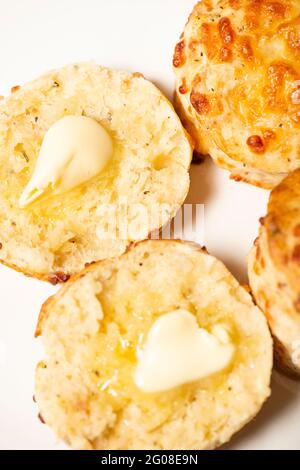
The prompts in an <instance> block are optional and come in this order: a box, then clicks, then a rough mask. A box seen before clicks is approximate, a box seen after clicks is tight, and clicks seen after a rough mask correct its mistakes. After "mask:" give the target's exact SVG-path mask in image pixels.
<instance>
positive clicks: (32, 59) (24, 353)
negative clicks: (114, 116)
mask: <svg viewBox="0 0 300 470" xmlns="http://www.w3.org/2000/svg"><path fill="white" fill-rule="evenodd" d="M194 3H195V0H84V1H83V0H0V44H1V48H0V51H1V56H0V60H1V63H0V64H1V66H0V94H2V95H4V94H6V93H8V91H9V89H10V87H11V86H13V85H19V84H20V85H21V84H22V83H24V82H25V81H28V80H31V79H34V78H35V77H36V76H38V75H40V74H41V73H44V72H45V71H47V70H48V69H51V68H55V67H59V66H62V65H65V64H67V63H70V62H76V61H80V60H90V59H91V60H95V61H97V62H99V63H100V64H102V65H106V66H110V67H115V68H123V69H127V70H131V71H140V72H142V73H144V75H145V76H146V77H147V78H150V79H152V80H153V81H154V82H155V83H156V84H158V85H159V86H160V87H161V88H162V90H163V91H165V93H166V94H167V95H168V96H169V97H171V96H172V92H173V81H174V79H173V73H172V68H171V63H172V54H173V49H174V45H175V43H176V41H177V39H178V37H179V34H180V33H181V31H182V29H183V26H184V24H185V22H186V20H187V16H188V14H189V13H190V10H191V8H192V6H193V5H194ZM191 176H192V189H191V192H190V195H189V199H188V200H189V202H195V203H196V202H198V203H204V204H205V236H206V240H205V243H206V245H207V247H208V249H209V251H210V252H211V253H212V254H213V255H216V256H218V257H219V258H221V259H222V260H223V261H224V262H225V263H226V264H227V266H228V267H229V268H230V269H231V271H232V272H233V273H234V274H235V275H236V276H237V277H238V278H239V279H240V280H241V281H242V282H245V281H246V255H247V253H248V251H249V249H250V247H251V245H252V243H253V240H254V239H255V237H256V235H257V230H258V218H259V217H261V216H263V215H264V214H265V211H266V203H267V199H268V192H266V191H263V190H259V189H256V188H253V187H251V186H247V185H244V184H242V183H235V182H232V181H230V180H229V178H228V174H227V173H226V172H224V171H222V170H218V169H217V168H216V167H215V166H214V165H213V164H212V163H210V162H209V161H208V162H207V163H205V164H204V165H201V166H195V167H193V168H192V175H191ZM0 286H1V288H0V289H1V291H0V292H1V304H0V449H59V448H61V449H63V448H64V446H63V444H61V443H58V442H57V440H56V438H55V436H54V435H53V433H52V431H51V430H49V429H48V428H47V427H46V426H45V425H42V424H41V423H40V422H39V420H38V419H37V409H36V406H35V405H34V403H33V401H32V395H33V375H34V368H35V364H36V362H37V360H38V358H39V357H40V354H41V348H40V344H39V342H38V341H37V340H35V339H34V329H35V324H36V319H37V315H38V312H39V309H40V306H41V303H42V302H43V301H44V300H45V299H46V298H47V297H48V295H50V294H52V293H53V292H54V291H55V289H54V288H53V287H51V286H48V285H46V284H43V283H40V282H38V281H35V280H31V279H27V278H25V277H24V276H22V275H21V274H18V273H15V272H13V271H12V270H10V269H8V268H5V267H1V268H0ZM273 382H274V383H273V396H272V398H271V399H270V400H269V402H268V403H267V404H266V406H265V407H264V409H263V411H262V413H261V414H260V415H259V416H258V418H257V420H256V421H255V422H254V423H252V424H250V425H249V426H248V427H247V428H246V429H245V430H244V431H242V433H240V434H239V435H238V436H237V437H235V438H234V439H233V441H232V443H231V444H230V446H227V447H226V448H231V449H298V450H300V433H299V422H300V386H299V385H298V384H296V383H293V382H291V381H288V380H286V379H283V378H282V377H280V376H279V375H278V374H276V375H275V377H274V380H273Z"/></svg>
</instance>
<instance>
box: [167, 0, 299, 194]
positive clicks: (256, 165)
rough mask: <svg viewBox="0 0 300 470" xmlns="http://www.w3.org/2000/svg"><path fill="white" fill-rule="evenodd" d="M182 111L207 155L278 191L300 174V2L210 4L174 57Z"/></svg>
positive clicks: (208, 0) (226, 0)
mask: <svg viewBox="0 0 300 470" xmlns="http://www.w3.org/2000/svg"><path fill="white" fill-rule="evenodd" d="M174 70H175V74H176V98H175V99H176V107H177V110H178V112H179V115H180V116H181V118H182V121H183V123H184V125H185V126H186V128H187V129H188V131H189V132H190V134H191V135H192V136H193V138H194V140H195V143H196V150H197V152H198V153H199V154H203V155H205V154H210V155H211V157H212V158H213V159H214V161H215V162H216V163H217V164H218V165H219V166H221V167H223V168H226V169H228V170H229V171H230V172H231V174H232V177H233V178H234V179H237V180H243V181H246V182H249V183H252V184H254V185H258V186H261V187H263V188H273V187H274V186H276V184H278V183H279V182H280V181H281V180H282V179H283V178H284V177H285V176H286V175H287V174H288V173H290V172H291V171H293V170H295V169H297V168H299V166H300V163H299V154H300V140H299V132H300V2H299V0H279V1H276V2H275V1H272V0H257V1H256V0H234V1H233V0H203V1H202V2H199V3H198V4H197V5H196V6H195V8H194V10H193V12H192V14H191V15H190V18H189V20H188V23H187V25H186V27H185V30H184V33H183V35H182V37H181V39H180V42H179V43H178V44H177V46H176V49H175V54H174Z"/></svg>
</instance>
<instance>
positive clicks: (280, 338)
mask: <svg viewBox="0 0 300 470" xmlns="http://www.w3.org/2000/svg"><path fill="white" fill-rule="evenodd" d="M249 278H250V284H251V288H252V291H253V294H254V297H255V299H256V302H257V304H258V305H259V306H260V308H261V309H262V310H263V312H264V313H265V315H266V317H267V319H268V322H269V325H270V328H271V331H272V334H273V336H274V339H275V356H276V358H277V364H278V366H279V367H280V369H282V370H283V371H284V372H286V373H288V374H289V375H292V376H294V377H297V378H300V284H299V279H300V170H297V171H295V172H294V173H292V174H291V175H290V176H288V177H287V178H286V179H285V180H284V181H283V182H282V183H281V184H280V185H279V186H278V187H277V188H276V189H274V190H273V192H272V194H271V197H270V202H269V207H268V215H267V216H266V217H265V218H264V219H262V221H261V228H260V234H259V238H258V239H257V241H256V242H255V246H254V247H253V249H252V251H251V253H250V256H249Z"/></svg>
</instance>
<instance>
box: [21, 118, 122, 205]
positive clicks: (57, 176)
mask: <svg viewBox="0 0 300 470" xmlns="http://www.w3.org/2000/svg"><path fill="white" fill-rule="evenodd" d="M112 152H113V143H112V139H111V137H110V135H109V134H108V132H107V131H106V130H105V129H104V127H102V126H101V124H99V123H98V122H97V121H95V120H94V119H91V118H88V117H85V116H66V117H64V118H62V119H60V120H59V121H57V122H55V123H54V124H53V125H52V126H51V127H50V129H49V130H48V131H47V133H46V135H45V137H44V140H43V143H42V146H41V150H40V153H39V156H38V159H37V163H36V167H35V170H34V173H33V175H32V177H31V179H30V181H29V183H28V184H27V186H26V188H25V190H24V192H23V194H22V195H21V197H20V200H19V205H20V207H25V206H27V205H28V204H30V203H32V202H33V201H35V200H36V199H38V198H40V197H41V196H52V195H55V194H61V193H64V192H66V191H68V190H70V189H73V188H75V187H76V186H78V185H80V184H82V183H85V182H86V181H88V180H90V179H91V178H93V177H94V176H96V175H97V174H99V173H100V172H101V171H102V170H103V168H104V167H105V165H106V164H107V162H108V160H109V158H110V157H111V155H112Z"/></svg>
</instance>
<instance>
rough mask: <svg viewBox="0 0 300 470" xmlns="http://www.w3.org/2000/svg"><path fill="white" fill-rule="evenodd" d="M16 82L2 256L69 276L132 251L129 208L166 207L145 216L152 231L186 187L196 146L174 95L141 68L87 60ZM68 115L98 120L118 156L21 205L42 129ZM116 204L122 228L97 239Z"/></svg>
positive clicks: (1, 204)
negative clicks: (134, 70)
mask: <svg viewBox="0 0 300 470" xmlns="http://www.w3.org/2000/svg"><path fill="white" fill-rule="evenodd" d="M13 91H14V93H12V95H11V96H9V97H8V98H7V99H6V100H5V101H4V102H3V103H2V104H1V106H0V242H1V250H0V258H1V261H3V262H5V263H7V264H8V265H10V266H14V267H15V268H17V269H19V270H21V271H23V272H25V273H26V274H31V275H34V276H36V277H39V278H42V279H50V280H51V281H53V282H56V281H57V280H58V281H59V280H61V281H63V280H66V278H67V277H68V276H69V275H70V274H74V273H75V272H78V271H79V270H80V269H82V268H84V266H85V264H86V263H90V262H93V261H97V260H99V259H105V258H107V257H109V256H117V255H119V254H121V253H123V252H124V251H125V249H126V247H127V246H128V244H129V243H130V242H131V238H133V239H135V237H134V235H132V234H130V233H129V231H127V230H126V231H125V232H124V233H123V232H122V234H121V235H119V232H120V231H121V229H120V223H119V221H120V220H121V221H124V220H125V216H124V215H122V214H123V212H124V213H125V214H126V213H127V222H128V224H129V226H130V223H131V222H134V220H135V217H136V213H135V212H134V211H135V205H136V204H142V205H143V207H145V209H146V210H147V211H148V214H152V215H153V211H154V215H159V214H158V212H157V214H156V213H155V208H156V207H158V206H159V207H160V209H162V210H161V213H160V215H159V217H158V219H157V220H155V217H153V222H152V219H150V218H149V219H148V222H149V223H148V224H146V225H145V228H146V229H147V228H148V230H149V231H151V230H154V229H156V228H159V227H160V226H162V225H163V224H164V223H166V222H167V221H168V220H169V218H171V217H172V216H174V215H175V213H176V211H177V210H178V206H179V205H181V204H182V203H183V201H184V199H185V197H186V194H187V192H188V188H189V175H188V170H189V166H190V161H191V153H192V149H191V145H190V141H189V139H188V137H187V134H186V132H185V130H184V129H183V127H182V125H181V123H180V120H179V118H178V116H177V115H176V113H175V112H174V109H173V107H172V106H171V104H170V103H169V101H168V100H167V99H166V98H165V97H164V95H163V94H162V93H161V92H160V91H159V90H158V89H157V88H156V87H155V86H154V85H153V84H152V83H150V82H149V81H148V80H146V79H145V78H144V77H143V76H142V75H141V74H130V73H127V72H122V71H116V70H109V69H106V68H103V67H100V66H99V65H97V64H95V63H81V64H74V65H69V66H66V67H63V68H62V69H59V70H54V71H52V72H49V73H47V74H46V75H44V76H42V77H41V78H39V79H37V80H35V81H33V82H31V83H28V84H26V85H24V86H23V87H21V88H19V89H17V90H13ZM64 116H86V117H89V118H92V119H94V120H96V121H97V122H98V123H100V124H101V125H102V126H103V128H104V129H105V130H106V131H107V132H108V133H109V135H110V136H111V138H112V140H113V147H114V153H113V156H112V158H111V159H110V161H109V163H108V164H107V166H106V167H105V169H104V170H103V171H102V172H101V173H100V174H99V175H98V176H96V177H95V178H93V179H92V180H89V181H87V182H86V183H84V184H82V185H81V186H78V187H76V188H74V189H72V190H70V191H69V192H67V193H65V194H61V195H56V196H53V197H51V198H49V199H48V200H47V201H45V202H40V203H34V204H32V205H31V206H28V207H25V208H20V206H19V199H20V196H21V194H22V193H23V191H24V188H25V187H26V185H27V183H28V181H29V180H30V178H31V176H32V174H33V171H34V168H35V165H36V161H37V158H38V155H39V152H40V148H41V144H42V142H43V139H44V136H45V134H46V132H47V131H48V130H49V128H50V127H51V126H52V125H53V124H54V123H56V122H57V121H59V120H60V119H61V118H63V117H64ZM122 204H123V206H122ZM164 205H165V206H164ZM122 207H124V210H123V209H122ZM163 207H165V209H163ZM127 208H128V212H126V210H127ZM114 210H116V211H121V212H122V210H123V212H122V214H121V215H120V214H119V213H118V212H117V213H116V216H115V219H114V220H115V221H116V223H117V226H116V230H115V233H114V234H111V237H110V232H109V231H107V233H108V235H109V236H108V237H106V238H105V237H103V238H100V237H99V236H98V235H97V234H98V233H99V232H100V233H101V230H105V229H106V227H107V226H108V227H109V226H110V225H109V224H111V222H112V212H113V211H114ZM130 211H131V212H130ZM114 220H113V221H114ZM154 220H155V221H154ZM147 235H148V233H144V234H142V235H141V238H140V239H144V238H146V237H147Z"/></svg>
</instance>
